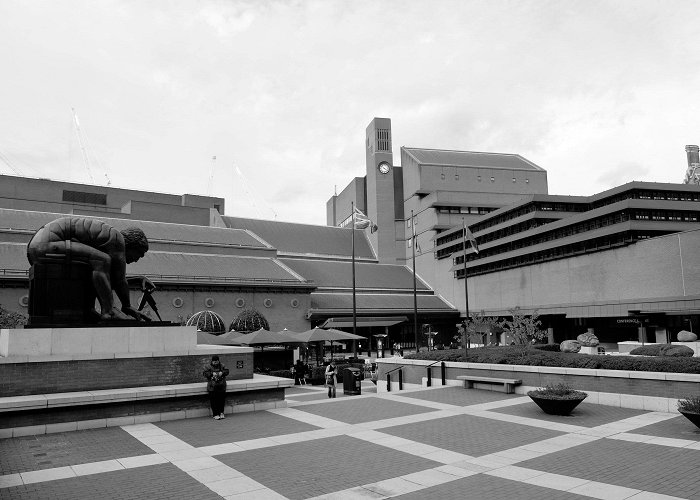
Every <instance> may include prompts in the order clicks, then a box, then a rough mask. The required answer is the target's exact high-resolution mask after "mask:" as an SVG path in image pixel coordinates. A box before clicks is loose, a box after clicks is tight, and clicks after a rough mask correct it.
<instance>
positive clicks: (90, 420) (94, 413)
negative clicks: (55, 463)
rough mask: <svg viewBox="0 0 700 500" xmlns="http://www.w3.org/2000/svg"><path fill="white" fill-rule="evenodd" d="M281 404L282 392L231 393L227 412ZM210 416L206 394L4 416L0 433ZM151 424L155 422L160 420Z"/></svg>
mask: <svg viewBox="0 0 700 500" xmlns="http://www.w3.org/2000/svg"><path fill="white" fill-rule="evenodd" d="M280 402H281V403H283V402H284V389H283V388H270V389H261V390H253V391H241V392H230V393H228V394H227V396H226V406H227V410H226V412H227V413H237V412H239V411H253V410H258V409H265V408H275V407H277V405H278V404H279V403H280ZM209 413H210V411H209V396H208V395H207V394H206V393H205V394H202V395H193V396H187V397H178V398H161V399H144V400H137V401H128V402H118V403H102V404H93V405H78V406H66V407H63V408H44V409H34V410H24V411H12V412H5V413H2V417H1V418H0V430H2V429H10V428H20V427H34V426H49V427H51V426H54V427H60V425H61V424H64V423H68V422H71V423H74V424H75V429H78V428H89V427H91V426H92V427H105V426H109V424H110V422H109V421H116V422H115V424H117V425H121V424H119V420H125V419H127V418H129V417H132V418H136V420H137V421H141V420H139V419H138V417H144V419H143V421H148V420H149V418H148V417H149V416H154V415H156V416H157V415H159V414H169V419H174V418H188V417H190V416H193V417H199V416H205V415H208V414H209ZM151 420H154V421H158V420H160V418H153V419H151ZM75 429H73V430H75ZM33 432H34V433H36V434H43V432H46V431H43V432H42V431H41V430H34V431H33ZM0 437H9V436H2V432H0Z"/></svg>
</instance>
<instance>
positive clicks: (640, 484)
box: [518, 439, 700, 498]
mask: <svg viewBox="0 0 700 500" xmlns="http://www.w3.org/2000/svg"><path fill="white" fill-rule="evenodd" d="M698 463H700V455H699V454H698V450H685V449H682V448H670V447H664V446H657V445H651V444H646V443H635V442H629V441H620V440H615V439H601V440H598V441H595V442H593V443H589V444H583V445H581V446H578V447H575V448H571V449H568V450H564V451H560V452H556V453H551V454H549V455H545V456H542V457H539V458H535V459H532V460H526V461H524V462H520V463H519V464H518V466H519V467H524V468H530V469H536V470H541V471H545V472H549V473H554V474H561V475H564V476H574V477H578V478H581V479H587V480H589V481H597V482H599V483H606V484H610V485H616V486H622V487H625V488H632V489H638V490H643V491H649V492H652V493H662V494H665V495H671V496H677V497H681V498H700V476H698V474H697V465H698Z"/></svg>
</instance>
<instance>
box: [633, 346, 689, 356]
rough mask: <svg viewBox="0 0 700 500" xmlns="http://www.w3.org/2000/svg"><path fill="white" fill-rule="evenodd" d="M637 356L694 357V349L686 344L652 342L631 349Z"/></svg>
mask: <svg viewBox="0 0 700 500" xmlns="http://www.w3.org/2000/svg"><path fill="white" fill-rule="evenodd" d="M630 354H634V355H635V356H672V357H677V358H692V357H693V354H695V353H694V352H693V350H692V349H691V348H690V347H688V346H685V345H674V344H651V345H640V346H639V347H635V348H634V349H632V350H631V351H630Z"/></svg>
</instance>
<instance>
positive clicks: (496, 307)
mask: <svg viewBox="0 0 700 500" xmlns="http://www.w3.org/2000/svg"><path fill="white" fill-rule="evenodd" d="M386 138H388V139H389V140H391V123H390V121H389V120H388V119H380V118H375V119H374V120H373V121H372V123H370V126H369V127H368V128H367V132H366V147H367V161H366V171H367V173H366V176H365V177H363V178H359V177H358V178H355V179H353V181H352V182H351V183H350V184H349V185H348V186H347V187H346V188H345V189H344V190H343V191H342V192H341V193H340V194H339V195H334V196H332V197H331V198H330V199H329V201H328V203H327V224H328V225H342V224H344V223H347V220H348V217H349V215H350V202H353V203H354V204H355V205H356V206H358V207H361V208H365V209H366V211H367V214H368V215H369V217H370V218H372V220H375V221H381V223H379V224H378V225H379V230H378V236H377V237H376V238H375V239H372V240H371V241H372V243H373V245H375V246H374V248H375V249H376V250H377V252H378V253H379V254H380V258H383V259H384V261H390V260H391V259H392V258H395V259H396V262H400V263H406V264H407V265H408V266H410V267H412V259H413V256H414V251H415V258H416V265H415V269H416V272H417V274H418V275H419V276H420V277H421V278H422V279H423V280H424V281H425V282H427V283H429V284H430V286H431V287H432V288H433V289H434V290H435V292H436V293H438V294H439V295H440V296H441V297H443V298H445V299H446V300H447V301H448V302H450V303H451V304H453V305H455V307H457V308H459V309H460V313H461V315H462V317H464V315H465V312H466V305H467V301H466V300H465V292H464V290H465V286H464V254H465V251H464V245H463V234H464V231H463V224H464V225H466V226H468V227H469V228H470V229H471V231H472V233H473V234H474V235H475V236H476V240H477V242H478V245H479V248H480V252H479V253H478V254H476V253H474V251H473V250H472V249H471V246H470V245H469V244H467V251H466V255H467V261H466V268H467V276H468V288H469V300H468V303H469V310H470V313H471V314H473V313H474V311H480V312H481V311H483V312H484V313H485V314H487V315H493V316H499V317H504V316H509V315H510V310H511V309H513V308H515V307H518V306H519V307H521V308H523V309H524V310H526V311H530V312H531V311H534V310H538V312H539V314H541V315H542V319H543V322H544V326H545V327H547V328H548V329H549V333H550V339H551V340H556V341H561V340H564V339H567V338H575V337H576V336H577V335H578V334H580V333H582V332H584V331H587V330H592V331H594V332H595V333H596V335H598V336H599V338H600V339H601V340H602V341H603V342H606V343H611V344H612V343H615V342H617V341H620V340H639V341H644V342H647V341H656V340H658V341H662V342H666V341H670V340H675V334H676V333H677V332H678V331H679V330H681V329H691V330H692V328H693V326H694V327H695V328H696V329H700V324H699V323H698V322H699V321H700V316H698V313H700V302H698V300H699V299H700V295H698V294H699V293H700V289H698V288H697V274H698V273H699V272H700V257H698V252H697V251H696V250H695V248H693V246H692V245H693V243H694V242H696V241H697V238H699V237H700V231H698V228H700V222H699V220H700V219H698V217H699V216H700V212H698V210H700V203H699V202H698V201H699V198H698V197H699V196H700V186H698V182H696V181H694V179H695V180H697V175H695V173H696V172H697V171H698V167H699V165H700V164H699V163H698V148H697V146H687V147H686V152H687V156H688V171H687V173H686V183H685V184H658V183H642V182H631V183H628V184H624V185H622V186H618V187H616V188H613V189H610V190H608V191H605V192H603V193H599V194H596V195H592V196H560V195H549V194H548V193H547V173H546V172H545V171H544V170H543V169H542V168H540V167H538V166H537V165H535V164H534V163H532V162H530V161H529V160H527V159H525V158H522V157H521V156H519V155H517V154H500V153H479V152H469V151H452V150H436V149H421V148H413V147H402V148H401V164H400V165H394V164H393V159H392V157H391V150H390V148H391V144H390V143H389V144H387V143H386V142H382V141H385V140H386ZM387 148H389V150H388V151H387ZM385 163H390V164H391V168H390V169H388V170H387V169H382V168H381V166H382V165H384V164H385ZM377 179H379V180H382V179H385V180H386V181H387V182H379V181H377ZM392 197H393V198H392ZM392 199H393V208H392V204H391V203H390V201H392ZM398 200H402V202H401V203H399V201H398ZM381 207H383V209H384V210H386V211H388V214H387V213H380V212H378V210H380V208H381ZM392 217H393V224H392V221H391V218H392ZM392 237H393V238H394V241H395V242H396V251H395V252H394V251H393V250H394V249H393V247H392V246H391V245H389V244H387V243H382V242H386V241H388V240H390V239H391V238H392ZM696 248H697V247H696Z"/></svg>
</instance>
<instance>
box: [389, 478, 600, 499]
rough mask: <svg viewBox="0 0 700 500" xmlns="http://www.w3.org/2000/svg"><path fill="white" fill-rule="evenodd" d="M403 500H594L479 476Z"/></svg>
mask: <svg viewBox="0 0 700 500" xmlns="http://www.w3.org/2000/svg"><path fill="white" fill-rule="evenodd" d="M394 498H395V499H401V500H425V499H426V498H439V499H440V500H452V499H455V500H457V499H459V500H463V499H465V498H474V499H479V500H503V499H507V498H513V499H516V498H517V499H518V500H584V499H586V500H590V498H589V497H585V496H582V495H576V494H573V493H567V492H564V491H557V490H552V489H549V488H542V487H540V486H534V485H529V484H524V483H520V482H518V481H510V480H508V479H502V478H496V477H491V476H484V475H477V476H470V477H466V478H464V479H458V480H456V481H451V482H448V483H443V484H440V485H438V486H433V487H430V488H427V489H423V490H420V491H416V492H413V493H408V494H405V495H400V496H397V497H394Z"/></svg>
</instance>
